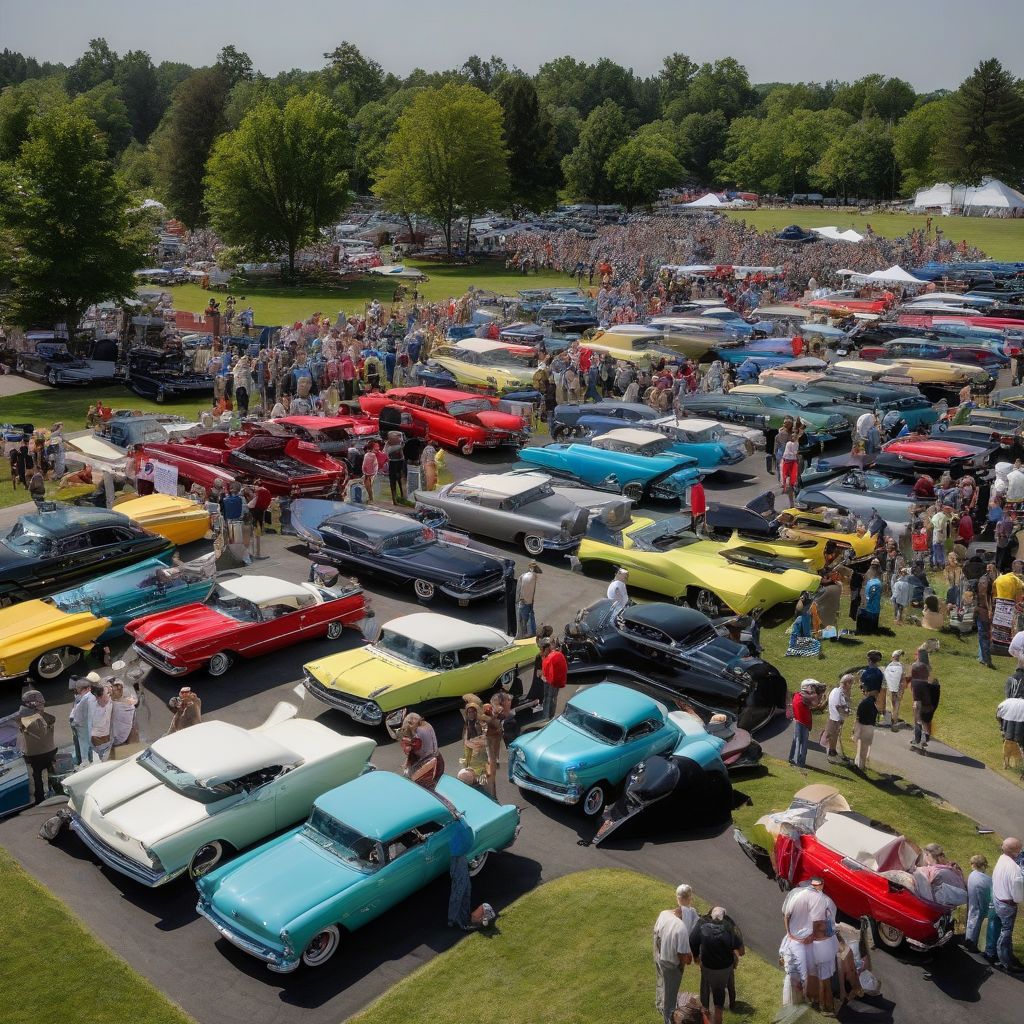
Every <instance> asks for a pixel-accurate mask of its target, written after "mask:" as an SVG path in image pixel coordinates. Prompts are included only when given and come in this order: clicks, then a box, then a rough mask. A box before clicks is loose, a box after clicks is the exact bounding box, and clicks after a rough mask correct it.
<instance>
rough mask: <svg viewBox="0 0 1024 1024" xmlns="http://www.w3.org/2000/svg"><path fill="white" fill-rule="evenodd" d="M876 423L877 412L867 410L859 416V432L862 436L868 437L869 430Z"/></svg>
mask: <svg viewBox="0 0 1024 1024" xmlns="http://www.w3.org/2000/svg"><path fill="white" fill-rule="evenodd" d="M874 425H875V414H874V413H873V412H865V413H862V414H861V415H860V416H858V417H857V433H858V434H859V435H860V436H861V437H867V436H868V432H869V431H870V430H871V428H872V427H873V426H874Z"/></svg>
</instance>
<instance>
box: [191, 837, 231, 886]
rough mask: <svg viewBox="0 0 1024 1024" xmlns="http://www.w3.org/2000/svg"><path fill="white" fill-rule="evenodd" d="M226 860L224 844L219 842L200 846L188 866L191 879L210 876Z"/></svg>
mask: <svg viewBox="0 0 1024 1024" xmlns="http://www.w3.org/2000/svg"><path fill="white" fill-rule="evenodd" d="M223 859H224V844H223V843H221V842H220V841H219V840H214V841H213V842H212V843H206V844H205V845H204V846H200V847H199V849H198V850H196V852H195V853H194V854H193V855H192V860H191V861H190V862H189V865H188V873H189V876H190V877H191V878H202V877H203V875H208V874H209V873H210V872H211V871H212V870H213V869H214V868H215V867H216V866H217V865H218V864H219V863H220V862H221V861H222V860H223Z"/></svg>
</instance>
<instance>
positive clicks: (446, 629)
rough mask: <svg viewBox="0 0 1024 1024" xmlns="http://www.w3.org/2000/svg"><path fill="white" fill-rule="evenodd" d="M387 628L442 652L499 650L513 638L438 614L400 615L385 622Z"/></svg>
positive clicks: (416, 613) (417, 613)
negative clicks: (468, 648) (480, 649)
mask: <svg viewBox="0 0 1024 1024" xmlns="http://www.w3.org/2000/svg"><path fill="white" fill-rule="evenodd" d="M384 628H385V629H387V630H390V631H391V632H392V633H398V634H399V635H400V636H404V637H406V638H407V639H409V640H414V641H415V642H416V643H419V644H425V645H426V646H427V647H432V648H433V649H434V650H435V651H441V652H444V651H458V650H461V649H462V648H463V647H489V648H490V649H491V650H492V651H496V650H498V649H499V648H501V647H507V646H508V645H509V644H510V643H511V642H512V638H511V637H510V636H509V635H508V634H507V633H503V632H502V631H501V630H500V629H494V628H492V627H491V626H483V625H480V624H479V623H476V622H463V621H462V620H461V619H453V618H451V617H449V616H448V615H438V614H437V613H436V612H413V614H412V615H400V616H399V617H398V618H397V619H392V620H391V621H390V622H388V623H386V624H385V626H384Z"/></svg>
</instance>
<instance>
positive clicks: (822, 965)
mask: <svg viewBox="0 0 1024 1024" xmlns="http://www.w3.org/2000/svg"><path fill="white" fill-rule="evenodd" d="M806 948H809V949H810V950H811V958H812V960H813V962H814V976H815V977H816V978H820V979H821V980H822V981H827V980H828V979H829V978H831V977H832V975H833V974H835V972H836V955H837V954H838V952H839V942H838V941H837V940H836V937H835V936H834V935H831V936H829V938H827V939H816V940H815V941H814V942H812V943H811V945H810V946H809V947H806Z"/></svg>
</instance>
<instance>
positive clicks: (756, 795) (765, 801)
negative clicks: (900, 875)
mask: <svg viewBox="0 0 1024 1024" xmlns="http://www.w3.org/2000/svg"><path fill="white" fill-rule="evenodd" d="M819 717H820V716H819ZM818 720H819V719H818V718H816V719H815V727H816V729H817V726H818ZM852 729H853V727H852V725H850V724H849V723H847V727H846V730H845V733H844V737H843V739H844V742H845V744H846V749H847V751H850V750H852V749H853V746H854V744H853V741H852V739H851V738H850V734H851V732H852ZM762 765H763V767H762V771H761V773H760V774H759V775H757V776H754V777H751V778H742V779H738V780H737V781H736V783H735V786H736V789H737V790H739V791H740V792H742V793H745V794H746V795H747V796H749V797H750V799H751V800H752V801H753V804H752V805H751V804H747V805H745V806H743V807H740V808H738V809H737V810H735V811H733V821H735V823H736V824H737V825H738V826H739V827H740V828H741V829H743V830H744V831H747V834H748V835H749V829H750V828H751V827H752V826H753V824H754V822H755V821H757V819H758V818H760V817H761V815H762V814H766V813H768V812H769V811H773V810H782V809H783V808H785V807H788V806H789V804H790V801H791V800H792V797H793V794H794V793H796V792H797V790H799V789H802V788H803V787H804V786H806V785H809V784H811V783H814V782H822V783H826V784H827V785H830V786H835V788H836V789H838V790H839V792H840V793H842V794H843V796H844V797H846V800H847V803H849V805H850V807H851V809H852V810H854V811H856V812H857V813H858V814H863V815H864V816H865V817H867V818H872V819H874V820H875V821H880V822H883V823H884V824H886V825H888V826H890V827H891V828H898V829H899V830H900V831H901V832H902V833H903V834H904V835H905V836H906V837H907V838H908V839H911V840H913V841H914V842H915V843H917V844H918V845H919V846H924V845H925V844H926V843H931V842H939V843H941V844H942V845H943V847H944V848H945V850H946V854H947V855H948V856H949V858H950V860H954V861H956V862H957V863H958V864H959V865H960V867H961V868H962V869H963V871H964V875H965V876H966V875H967V874H968V872H969V871H970V866H969V865H970V859H971V857H972V856H973V855H974V854H976V853H981V854H984V855H985V856H986V857H987V858H988V863H989V870H990V871H991V870H992V868H993V867H994V866H995V863H996V860H997V859H998V857H999V844H1000V842H1001V841H1002V837H1001V836H995V835H978V833H977V828H976V826H975V823H974V822H973V821H971V820H970V818H967V817H965V816H964V815H962V814H960V813H958V812H956V811H954V810H952V809H951V808H949V807H946V806H944V805H942V804H940V803H936V802H935V801H934V800H932V799H931V798H929V797H927V796H926V795H925V794H924V793H922V792H921V790H920V789H918V788H917V787H916V786H914V785H912V784H910V783H908V782H906V780H904V779H898V778H893V777H892V776H889V775H880V774H879V773H878V772H876V771H874V770H873V769H871V768H869V769H868V770H867V772H866V773H864V774H861V773H860V772H858V771H857V770H856V769H854V768H848V767H846V766H844V765H838V764H836V765H832V764H830V765H828V767H827V769H826V770H822V771H818V770H812V771H808V772H800V771H798V770H797V769H796V768H793V767H791V766H790V765H788V764H786V763H785V762H783V761H779V760H776V759H775V758H765V759H764V761H763V762H762ZM752 870H753V869H752ZM958 914H959V924H960V930H961V931H962V930H963V923H964V919H965V917H966V908H960V910H958ZM1014 945H1015V947H1016V951H1017V955H1018V956H1021V955H1022V954H1024V917H1022V916H1020V915H1018V920H1017V927H1016V930H1015V937H1014Z"/></svg>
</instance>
